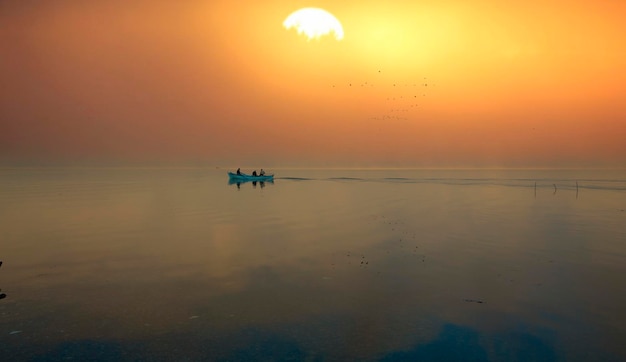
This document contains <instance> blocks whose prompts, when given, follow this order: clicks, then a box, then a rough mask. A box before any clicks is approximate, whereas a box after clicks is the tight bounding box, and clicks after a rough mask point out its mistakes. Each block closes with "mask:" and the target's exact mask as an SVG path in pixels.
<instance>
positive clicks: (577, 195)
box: [576, 181, 578, 199]
mask: <svg viewBox="0 0 626 362" xmlns="http://www.w3.org/2000/svg"><path fill="white" fill-rule="evenodd" d="M576 199H578V181H576Z"/></svg>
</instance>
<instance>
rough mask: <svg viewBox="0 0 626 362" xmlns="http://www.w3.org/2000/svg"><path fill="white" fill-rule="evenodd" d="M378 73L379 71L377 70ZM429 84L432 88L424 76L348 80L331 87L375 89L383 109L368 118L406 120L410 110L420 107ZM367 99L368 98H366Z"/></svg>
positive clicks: (344, 90)
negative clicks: (396, 80) (361, 80)
mask: <svg viewBox="0 0 626 362" xmlns="http://www.w3.org/2000/svg"><path fill="white" fill-rule="evenodd" d="M378 73H381V71H380V70H379V71H378ZM429 86H430V87H431V88H432V84H429V81H428V79H427V78H426V77H423V78H422V79H419V80H414V81H412V82H409V83H407V82H393V81H391V82H389V81H387V82H385V81H383V80H379V81H377V82H376V83H373V82H369V81H365V82H358V83H357V82H354V83H353V82H348V83H345V84H343V85H336V84H333V85H332V88H334V89H338V90H341V91H343V92H346V91H350V90H353V91H358V90H368V89H369V90H371V91H375V92H376V93H375V94H379V95H380V96H381V99H380V102H376V103H378V104H384V108H385V110H383V111H382V113H379V114H375V115H372V116H370V117H368V119H370V120H378V121H385V120H408V119H410V117H411V116H412V115H411V112H413V111H415V110H417V109H418V108H420V107H422V105H423V102H424V97H426V95H427V91H428V88H429ZM368 101H369V98H368Z"/></svg>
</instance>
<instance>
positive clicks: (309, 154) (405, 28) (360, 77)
mask: <svg viewBox="0 0 626 362" xmlns="http://www.w3.org/2000/svg"><path fill="white" fill-rule="evenodd" d="M304 6H317V7H322V8H324V9H326V10H328V11H330V12H332V13H333V14H334V15H335V16H336V17H337V18H338V19H339V20H340V21H341V22H342V24H343V28H344V32H345V38H344V39H343V40H342V41H336V40H335V39H334V38H332V37H326V38H322V39H321V40H319V41H315V40H314V41H307V40H306V38H304V37H303V36H299V35H298V34H297V33H296V32H295V31H293V30H291V31H287V30H285V29H284V28H283V27H282V22H283V20H284V19H285V18H286V16H287V15H289V13H291V12H292V11H294V10H297V9H298V8H301V7H304ZM625 18H626V3H625V2H622V1H608V0H607V1H586V0H585V1H577V2H573V1H569V0H568V1H534V0H530V1H517V2H509V1H495V0H493V1H492V0H485V1H447V0H437V1H434V0H432V1H341V2H338V1H318V2H312V1H256V0H255V1H252V0H250V1H248V0H243V1H208V0H207V1H159V0H152V1H143V0H129V1H121V0H111V1H82V0H53V1H46V2H43V1H42V2H37V1H21V0H7V1H3V2H2V4H0V24H2V26H0V79H1V80H2V86H0V162H5V163H6V162H8V163H11V164H14V163H17V164H19V163H21V162H26V163H29V162H61V163H63V162H65V163H68V162H69V163H87V164H89V163H91V164H98V163H100V162H106V163H122V164H124V163H155V162H156V163H158V162H167V163H170V164H171V163H174V164H189V163H191V164H199V165H222V166H235V165H242V166H253V167H277V166H383V167H384V166H387V167H398V166H405V167H456V166H461V167H473V166H489V167H493V166H496V167H497V166H500V167H550V166H555V167H589V166H591V167H604V166H618V167H623V166H625V165H626V141H625V140H626V22H624V19H625Z"/></svg>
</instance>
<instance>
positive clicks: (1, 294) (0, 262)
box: [0, 260, 7, 299]
mask: <svg viewBox="0 0 626 362" xmlns="http://www.w3.org/2000/svg"><path fill="white" fill-rule="evenodd" d="M0 266H2V260H0ZM0 290H2V289H0ZM6 297H7V295H6V294H4V293H0V299H4V298H6Z"/></svg>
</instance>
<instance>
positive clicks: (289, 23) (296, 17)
mask: <svg viewBox="0 0 626 362" xmlns="http://www.w3.org/2000/svg"><path fill="white" fill-rule="evenodd" d="M283 26H284V27H285V28H286V29H287V30H289V29H291V28H296V30H298V34H303V33H304V35H306V37H307V38H308V39H309V40H311V39H319V38H320V37H322V36H325V35H330V34H331V33H332V34H333V35H334V36H335V39H337V40H341V39H343V27H342V26H341V23H340V22H339V20H337V18H336V17H335V16H334V15H333V14H331V13H329V12H328V11H326V10H324V9H319V8H302V9H300V10H296V11H294V12H293V13H291V14H290V15H289V16H288V17H287V19H285V21H284V22H283Z"/></svg>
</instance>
